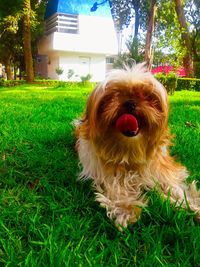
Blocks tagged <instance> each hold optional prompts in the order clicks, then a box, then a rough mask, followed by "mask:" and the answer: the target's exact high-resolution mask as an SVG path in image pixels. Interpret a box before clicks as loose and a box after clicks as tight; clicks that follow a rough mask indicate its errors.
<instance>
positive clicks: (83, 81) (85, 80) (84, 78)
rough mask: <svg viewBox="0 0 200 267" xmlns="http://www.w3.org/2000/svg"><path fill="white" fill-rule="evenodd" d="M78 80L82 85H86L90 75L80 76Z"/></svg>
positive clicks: (90, 77)
mask: <svg viewBox="0 0 200 267" xmlns="http://www.w3.org/2000/svg"><path fill="white" fill-rule="evenodd" d="M80 78H81V82H82V83H87V82H89V81H90V80H91V79H92V75H91V74H89V73H88V74H87V75H86V76H81V77H80Z"/></svg>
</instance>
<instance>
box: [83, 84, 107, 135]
mask: <svg viewBox="0 0 200 267" xmlns="http://www.w3.org/2000/svg"><path fill="white" fill-rule="evenodd" d="M101 89H102V87H101V84H98V85H97V86H96V87H95V89H94V90H93V91H92V93H91V94H90V95H89V97H88V100H87V104H86V109H85V112H84V115H83V117H82V119H81V131H82V132H84V136H85V137H86V138H87V139H88V138H90V137H91V136H92V135H94V134H95V132H96V131H97V129H96V128H97V124H96V121H97V120H98V118H97V115H98V114H97V109H98V108H97V107H98V105H99V99H100V97H101V94H102V90H101Z"/></svg>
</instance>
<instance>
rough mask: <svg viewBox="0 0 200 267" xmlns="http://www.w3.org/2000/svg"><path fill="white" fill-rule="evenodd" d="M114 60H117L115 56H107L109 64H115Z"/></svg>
mask: <svg viewBox="0 0 200 267" xmlns="http://www.w3.org/2000/svg"><path fill="white" fill-rule="evenodd" d="M114 61H115V59H114V57H107V58H106V63H107V64H113V63H114Z"/></svg>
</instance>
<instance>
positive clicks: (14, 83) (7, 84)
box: [0, 79, 25, 87]
mask: <svg viewBox="0 0 200 267" xmlns="http://www.w3.org/2000/svg"><path fill="white" fill-rule="evenodd" d="M23 83H25V81H24V80H5V79H0V87H13V86H18V85H20V84H23Z"/></svg>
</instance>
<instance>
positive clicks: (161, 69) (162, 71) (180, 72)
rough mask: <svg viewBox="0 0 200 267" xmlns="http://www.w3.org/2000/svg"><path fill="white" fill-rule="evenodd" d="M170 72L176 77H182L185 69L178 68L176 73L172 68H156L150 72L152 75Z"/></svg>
mask: <svg viewBox="0 0 200 267" xmlns="http://www.w3.org/2000/svg"><path fill="white" fill-rule="evenodd" d="M170 72H176V73H177V75H178V76H180V77H184V76H186V75H185V69H184V68H183V67H180V68H178V69H177V70H176V71H174V68H173V67H172V66H158V67H156V68H154V69H152V70H151V73H152V74H156V73H165V74H168V73H170Z"/></svg>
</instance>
